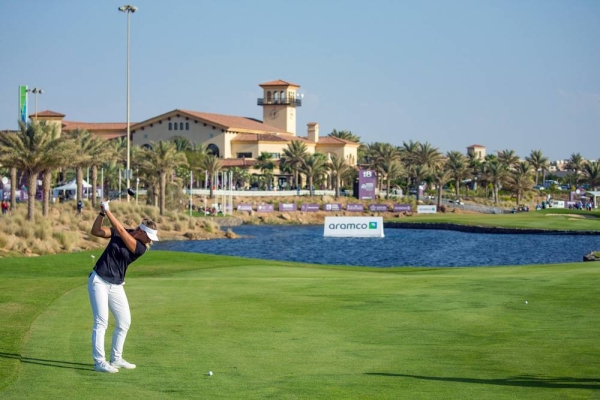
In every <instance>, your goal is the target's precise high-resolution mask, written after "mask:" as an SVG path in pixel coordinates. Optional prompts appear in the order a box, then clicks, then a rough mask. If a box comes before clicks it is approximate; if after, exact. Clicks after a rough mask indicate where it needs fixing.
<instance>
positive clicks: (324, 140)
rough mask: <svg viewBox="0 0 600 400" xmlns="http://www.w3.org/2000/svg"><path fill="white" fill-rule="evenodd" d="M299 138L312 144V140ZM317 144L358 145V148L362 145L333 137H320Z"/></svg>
mask: <svg viewBox="0 0 600 400" xmlns="http://www.w3.org/2000/svg"><path fill="white" fill-rule="evenodd" d="M297 138H298V139H303V140H306V141H307V142H311V141H310V140H308V138H307V137H303V136H298V137H297ZM311 143H312V142H311ZM317 144H337V145H346V144H353V145H356V147H359V146H360V143H356V142H353V141H351V140H346V139H340V138H336V137H333V136H319V141H318V142H317Z"/></svg>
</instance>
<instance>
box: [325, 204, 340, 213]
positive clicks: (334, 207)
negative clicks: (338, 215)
mask: <svg viewBox="0 0 600 400" xmlns="http://www.w3.org/2000/svg"><path fill="white" fill-rule="evenodd" d="M323 210H324V211H342V210H343V208H342V205H341V204H339V203H328V204H323Z"/></svg>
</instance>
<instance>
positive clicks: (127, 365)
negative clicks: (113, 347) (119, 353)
mask: <svg viewBox="0 0 600 400" xmlns="http://www.w3.org/2000/svg"><path fill="white" fill-rule="evenodd" d="M110 365H111V366H112V367H115V368H125V369H135V364H132V363H130V362H127V361H125V359H124V358H119V359H118V360H113V361H111V362H110Z"/></svg>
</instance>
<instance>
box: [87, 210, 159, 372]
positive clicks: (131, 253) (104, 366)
mask: <svg viewBox="0 0 600 400" xmlns="http://www.w3.org/2000/svg"><path fill="white" fill-rule="evenodd" d="M105 217H108V220H109V221H110V224H111V225H112V227H111V228H107V227H103V226H102V222H103V220H104V218H105ZM91 234H92V235H94V236H98V237H101V238H107V239H109V238H110V241H109V242H108V245H107V246H106V249H105V250H104V252H103V253H102V255H101V256H100V258H99V259H98V262H97V263H96V265H95V266H94V270H93V271H92V273H91V274H90V277H89V279H88V293H89V295H90V303H91V305H92V312H93V314H94V328H93V330H92V356H93V357H94V370H95V371H99V372H110V373H115V372H119V368H125V369H134V368H135V364H131V363H129V362H127V361H125V360H124V359H123V345H124V344H125V337H126V336H127V331H128V330H129V325H130V324H131V313H130V311H129V303H128V301H127V296H126V295H125V290H124V289H123V285H124V284H125V274H126V273H127V268H128V267H129V264H131V263H132V262H134V261H135V260H137V259H138V257H140V256H141V255H142V254H144V253H145V252H146V250H148V249H149V248H150V245H151V244H152V242H153V241H158V236H157V228H156V224H155V223H154V222H152V221H151V220H149V219H144V220H143V221H142V223H141V224H140V225H139V226H138V227H137V229H125V228H123V225H121V223H120V222H119V220H117V218H116V217H115V216H114V215H113V214H112V213H111V212H110V207H109V202H108V201H105V202H103V203H101V211H100V213H99V214H98V216H97V217H96V220H95V221H94V225H93V226H92V231H91ZM109 310H110V312H111V313H112V314H113V316H114V317H115V322H116V323H115V331H114V333H113V338H112V349H111V353H110V363H108V362H107V360H106V358H105V354H104V334H105V332H106V328H107V327H108V311H109Z"/></svg>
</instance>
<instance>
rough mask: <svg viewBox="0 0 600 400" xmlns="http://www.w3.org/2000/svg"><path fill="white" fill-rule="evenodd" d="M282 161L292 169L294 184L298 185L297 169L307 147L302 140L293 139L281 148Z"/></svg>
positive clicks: (305, 153)
mask: <svg viewBox="0 0 600 400" xmlns="http://www.w3.org/2000/svg"><path fill="white" fill-rule="evenodd" d="M283 155H284V157H285V158H284V163H285V164H287V165H290V166H291V167H292V168H293V169H294V186H296V187H297V186H298V185H299V183H298V171H299V170H300V167H301V166H302V163H303V160H304V158H305V157H306V156H307V155H308V148H307V147H306V144H305V143H304V142H301V141H299V140H293V141H291V142H290V143H289V144H288V145H287V148H285V149H284V150H283Z"/></svg>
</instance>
